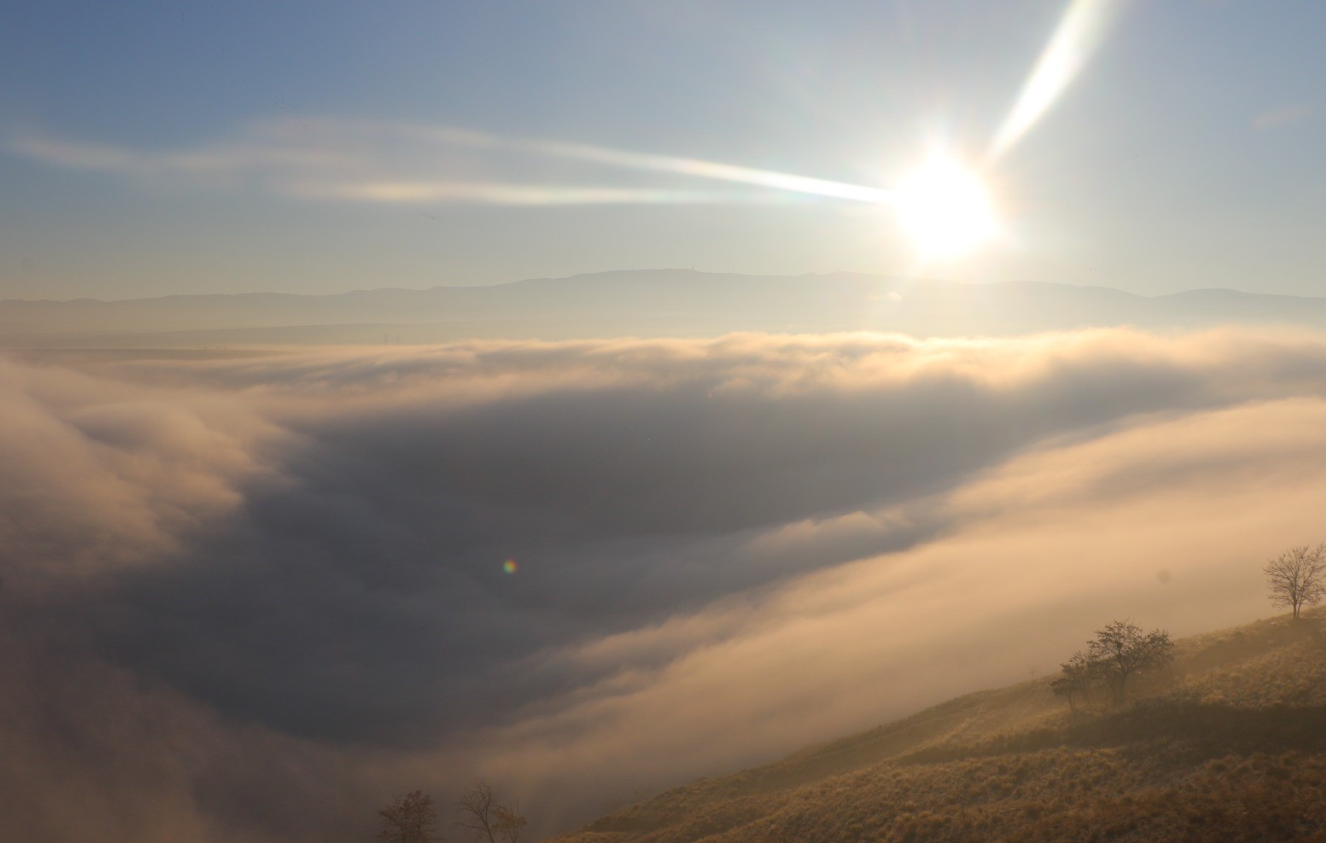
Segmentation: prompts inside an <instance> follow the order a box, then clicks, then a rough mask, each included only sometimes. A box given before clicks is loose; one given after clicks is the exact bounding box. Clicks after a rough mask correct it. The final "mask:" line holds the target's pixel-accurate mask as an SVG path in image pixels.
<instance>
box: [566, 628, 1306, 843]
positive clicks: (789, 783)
mask: <svg viewBox="0 0 1326 843" xmlns="http://www.w3.org/2000/svg"><path fill="white" fill-rule="evenodd" d="M1065 656H1067V654H1065ZM1051 678H1053V677H1045V678H1042V679H1038V680H1035V681H1031V682H1025V683H1022V684H1019V685H1015V686H1012V687H1009V688H1004V689H1000V690H996V691H986V692H981V693H976V694H971V695H968V696H965V697H961V698H959V699H955V700H952V701H950V702H948V703H944V704H943V705H939V706H936V707H934V708H931V709H928V710H926V711H923V712H920V713H919V714H916V715H914V716H912V717H909V718H906V719H904V720H900V721H898V722H896V723H891V724H888V725H886V726H881V727H879V728H877V729H874V730H871V731H869V732H865V733H863V734H860V735H856V736H854V737H851V738H846V739H844V740H840V741H835V742H832V743H828V744H825V745H822V746H818V747H814V748H811V749H807V750H805V751H802V752H800V753H797V754H796V755H793V756H791V757H788V758H785V759H783V760H781V761H778V762H775V763H773V764H769V765H767V766H764V767H759V768H756V769H752V770H747V771H745V772H742V773H738V774H736V775H732V776H728V777H725V778H721V779H713V780H701V781H699V782H695V783H693V784H690V785H686V786H684V787H679V788H676V789H674V790H670V791H668V792H666V793H663V794H661V795H659V796H657V797H655V798H653V799H650V800H648V801H646V802H642V803H640V804H638V805H635V806H633V807H631V808H629V809H626V810H624V811H621V812H619V813H616V814H612V815H609V816H606V817H603V818H601V819H599V820H597V821H595V822H593V823H591V824H589V825H588V826H586V827H585V828H583V829H581V830H580V831H578V832H575V833H572V834H569V835H564V836H562V837H559V838H556V839H557V840H558V841H560V843H627V841H641V843H645V841H648V843H683V841H687V842H689V841H705V843H735V841H770V843H772V841H788V843H791V841H806V843H814V842H815V841H824V843H829V842H830V841H909V842H910V841H916V842H917V843H920V841H964V842H965V841H973V843H974V841H991V840H1007V841H1047V843H1048V841H1098V840H1120V841H1155V840H1185V841H1200V840H1212V841H1216V840H1219V841H1272V840H1274V841H1282V840H1284V841H1288V840H1296V841H1326V613H1323V612H1320V611H1319V612H1311V613H1308V614H1307V615H1305V617H1304V619H1303V620H1302V621H1300V622H1299V623H1297V624H1295V623H1293V622H1291V621H1290V620H1289V619H1288V618H1287V617H1284V618H1273V619H1270V620H1266V621H1260V622H1258V623H1255V624H1251V625H1249V626H1245V627H1240V628H1237V629H1231V630H1224V631H1221V632H1216V633H1210V634H1207V635H1202V636H1198V637H1194V638H1189V639H1185V640H1182V641H1179V642H1176V648H1175V662H1174V665H1173V666H1172V667H1171V668H1170V669H1169V670H1167V671H1166V672H1165V673H1164V674H1163V675H1156V676H1153V677H1150V678H1149V679H1148V680H1146V681H1145V682H1138V685H1137V687H1136V689H1135V693H1134V694H1133V697H1132V700H1131V704H1130V705H1129V706H1127V707H1126V708H1124V709H1122V710H1105V709H1097V710H1094V711H1090V712H1079V713H1077V714H1072V715H1070V713H1069V712H1068V711H1067V710H1066V706H1065V705H1064V704H1063V703H1062V702H1061V701H1059V700H1056V699H1055V698H1054V696H1053V695H1052V693H1051V692H1050V689H1049V682H1050V679H1051Z"/></svg>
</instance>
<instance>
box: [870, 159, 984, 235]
mask: <svg viewBox="0 0 1326 843" xmlns="http://www.w3.org/2000/svg"><path fill="white" fill-rule="evenodd" d="M894 209H895V211H896V213H897V215H898V219H899V222H900V223H901V224H902V227H903V228H904V229H905V230H906V231H907V233H908V235H910V237H911V239H912V242H913V243H915V245H916V248H917V250H918V251H919V252H920V253H921V256H922V257H923V258H925V259H940V260H947V259H952V258H956V257H958V256H960V255H963V254H965V253H967V252H969V251H971V250H972V249H973V248H974V247H976V246H978V245H980V244H981V243H982V242H984V241H986V240H988V239H989V238H990V237H991V236H992V235H993V234H994V232H995V217H994V209H993V207H992V206H991V203H990V192H989V190H987V189H986V186H985V183H984V182H983V181H982V180H981V178H980V176H978V175H977V174H976V173H974V172H972V171H971V170H969V169H967V168H965V167H963V166H962V164H960V163H959V162H958V161H956V160H955V159H953V158H949V157H946V156H934V157H932V158H930V159H929V160H928V161H926V163H925V164H924V165H922V166H921V167H918V168H917V169H916V170H914V171H912V172H911V173H910V174H908V175H907V177H906V178H904V179H903V181H902V184H901V185H900V186H899V188H898V191H897V194H896V198H895V204H894Z"/></svg>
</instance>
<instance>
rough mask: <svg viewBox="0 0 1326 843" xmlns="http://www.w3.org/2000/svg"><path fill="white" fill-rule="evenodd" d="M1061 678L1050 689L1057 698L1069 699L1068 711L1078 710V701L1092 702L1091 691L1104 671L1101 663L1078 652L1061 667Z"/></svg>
mask: <svg viewBox="0 0 1326 843" xmlns="http://www.w3.org/2000/svg"><path fill="white" fill-rule="evenodd" d="M1059 667H1060V669H1061V670H1062V673H1061V674H1060V676H1059V677H1058V678H1057V679H1055V680H1054V681H1053V682H1051V683H1050V689H1051V690H1053V691H1054V695H1055V696H1056V697H1067V698H1068V710H1069V711H1076V710H1077V700H1078V699H1079V698H1080V699H1081V700H1082V702H1084V703H1090V702H1091V689H1092V688H1093V687H1094V686H1095V685H1096V683H1097V682H1099V681H1100V679H1101V678H1102V674H1103V671H1102V670H1101V665H1100V663H1099V662H1096V661H1093V660H1092V659H1091V657H1090V656H1088V655H1087V654H1086V653H1084V652H1082V651H1081V650H1078V651H1077V652H1076V653H1074V654H1073V656H1072V658H1070V659H1069V660H1068V661H1066V662H1064V663H1063V664H1062V665H1060V666H1059Z"/></svg>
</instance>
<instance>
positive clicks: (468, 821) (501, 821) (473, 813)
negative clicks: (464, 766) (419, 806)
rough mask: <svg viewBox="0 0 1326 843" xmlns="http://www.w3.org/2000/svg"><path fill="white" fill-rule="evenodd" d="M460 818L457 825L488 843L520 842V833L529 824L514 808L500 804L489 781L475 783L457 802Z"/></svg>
mask: <svg viewBox="0 0 1326 843" xmlns="http://www.w3.org/2000/svg"><path fill="white" fill-rule="evenodd" d="M456 811H457V813H459V814H460V819H459V820H457V821H456V824H457V825H459V826H461V827H462V828H468V829H470V830H471V831H473V832H474V833H475V836H476V837H477V838H478V839H479V840H481V841H486V842H487V843H519V841H520V834H521V832H522V831H524V830H525V826H526V824H527V823H528V822H529V821H528V820H526V819H525V818H524V817H523V816H522V815H521V814H520V811H519V810H518V809H516V808H513V807H508V806H506V805H499V804H497V797H495V796H494V795H493V789H492V788H491V787H489V786H488V783H487V782H484V781H476V782H475V783H474V787H472V788H470V789H469V790H468V791H467V792H465V793H464V794H462V795H461V797H460V799H459V800H457V802H456Z"/></svg>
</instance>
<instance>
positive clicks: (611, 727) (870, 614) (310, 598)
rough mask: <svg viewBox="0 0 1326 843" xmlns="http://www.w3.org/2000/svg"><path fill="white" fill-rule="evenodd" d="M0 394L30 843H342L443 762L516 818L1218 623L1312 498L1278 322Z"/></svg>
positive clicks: (635, 349) (1311, 343) (70, 368)
mask: <svg viewBox="0 0 1326 843" xmlns="http://www.w3.org/2000/svg"><path fill="white" fill-rule="evenodd" d="M0 392H3V393H4V395H3V400H4V403H5V406H6V408H7V412H6V414H5V416H4V418H3V420H0V496H3V507H2V509H0V511H3V512H4V514H5V515H4V518H3V520H0V552H2V553H3V555H2V556H0V560H2V564H3V566H4V569H3V590H0V601H3V615H0V618H3V620H2V621H0V622H2V623H3V624H4V626H5V627H6V629H5V633H6V634H5V636H4V641H5V644H4V647H3V651H2V652H0V673H2V674H3V676H0V679H3V681H4V684H5V687H6V688H11V689H15V691H14V693H7V695H6V698H5V699H4V701H3V703H2V705H3V706H4V708H5V711H4V715H5V716H4V717H3V718H0V723H3V724H4V725H3V726H0V730H4V732H5V734H3V740H4V741H5V743H6V745H7V746H11V747H14V748H15V750H14V752H15V757H18V758H20V759H21V761H22V763H21V764H20V765H10V768H11V771H10V772H9V773H7V774H5V776H6V777H5V778H4V779H3V780H0V808H3V809H4V810H5V812H6V814H7V816H11V817H15V818H16V819H15V820H14V823H15V827H17V828H21V829H22V830H23V831H24V833H25V834H26V835H27V839H33V840H46V839H49V840H56V839H71V838H72V837H77V836H80V835H82V836H86V835H87V834H88V833H89V831H88V829H90V828H96V829H97V834H96V835H95V836H97V837H99V838H100V839H107V840H112V841H115V840H126V841H127V840H135V841H153V840H167V839H181V838H182V839H196V840H213V839H215V840H220V839H226V840H237V839H238V840H253V841H278V840H282V841H284V840H314V839H327V838H328V836H329V835H330V836H336V835H337V834H341V835H344V833H345V830H346V829H360V830H362V831H363V832H364V833H371V828H372V814H373V808H374V807H375V806H376V805H377V804H379V803H381V802H383V801H385V800H386V799H387V798H389V797H390V796H392V795H393V794H395V793H398V792H402V791H404V790H408V789H414V788H415V787H425V788H429V789H433V790H434V791H435V792H436V793H437V794H438V795H439V796H440V797H441V798H448V797H449V796H450V795H451V794H453V793H454V791H455V789H456V788H458V787H461V786H463V784H464V782H465V781H467V780H468V779H469V778H470V777H472V776H474V775H484V776H488V777H489V778H491V779H493V780H494V782H495V783H497V784H498V785H499V788H500V789H503V790H507V791H509V792H511V794H512V795H514V796H519V797H521V798H522V802H523V804H524V806H525V807H526V808H527V810H528V812H529V813H530V814H531V816H532V818H533V819H534V820H535V822H536V825H537V827H538V828H539V829H541V830H553V829H556V828H559V827H563V826H564V825H565V824H567V823H572V822H575V821H579V820H583V819H586V818H588V817H589V816H590V815H593V814H594V813H596V812H598V811H600V810H601V809H603V808H604V807H605V805H607V804H609V803H611V802H613V801H614V800H621V799H624V798H627V797H629V796H632V795H640V794H642V793H645V792H647V791H648V790H650V789H653V788H659V787H662V786H665V785H667V784H670V783H674V782H676V781H678V780H679V779H684V778H686V777H690V776H694V775H700V774H711V773H715V772H720V771H722V770H724V769H732V768H734V767H737V766H740V765H743V764H748V763H754V762H757V761H759V760H761V759H767V758H769V757H771V756H774V755H777V754H778V753H781V752H785V751H789V750H791V749H794V748H796V747H798V746H800V745H802V744H804V743H806V742H809V741H813V740H819V739H824V738H828V737H832V736H835V735H838V734H842V733H846V732H848V731H851V730H853V729H857V728H862V727H865V726H869V725H871V724H873V723H876V722H879V721H881V720H884V719H887V718H889V717H892V716H895V715H898V714H902V713H905V712H907V711H909V710H913V709H915V708H917V707H919V706H922V705H924V704H927V703H929V702H933V701H937V700H939V699H942V698H944V697H946V696H948V695H951V694H954V693H958V692H962V691H965V690H971V689H973V688H976V687H981V686H986V685H991V684H997V683H1002V682H1007V681H1012V680H1015V679H1018V678H1021V677H1025V676H1026V675H1027V674H1028V672H1029V671H1038V670H1039V671H1045V670H1050V669H1052V668H1053V667H1054V665H1055V664H1056V663H1057V661H1058V660H1060V659H1061V658H1062V657H1063V656H1064V655H1065V653H1066V652H1068V651H1071V649H1072V648H1074V647H1076V646H1077V644H1078V642H1079V641H1080V640H1081V639H1082V638H1084V637H1085V636H1086V635H1088V634H1089V633H1090V630H1091V629H1092V628H1094V625H1099V624H1100V623H1103V622H1105V621H1107V620H1109V619H1111V618H1112V617H1115V616H1128V615H1131V616H1133V617H1134V618H1136V619H1138V620H1139V621H1141V622H1144V623H1145V624H1147V625H1166V626H1169V627H1170V628H1171V629H1172V631H1174V632H1176V633H1179V634H1182V633H1184V632H1191V631H1197V630H1200V629H1204V628H1207V627H1209V626H1212V625H1219V624H1226V623H1233V622H1239V621H1243V620H1248V619H1250V618H1251V617H1254V616H1256V615H1257V614H1258V613H1261V612H1262V611H1263V606H1264V601H1263V598H1262V596H1261V594H1260V584H1259V576H1260V575H1259V572H1258V566H1259V564H1260V560H1262V559H1263V558H1265V557H1267V556H1270V555H1274V554H1275V553H1277V552H1278V551H1279V550H1280V549H1282V546H1286V545H1289V544H1297V543H1302V542H1305V541H1318V540H1320V539H1321V537H1320V536H1318V535H1316V534H1315V533H1314V532H1313V530H1315V529H1317V527H1316V522H1315V520H1314V517H1313V514H1314V512H1316V511H1319V506H1320V504H1322V503H1323V502H1326V482H1323V480H1322V479H1321V478H1322V477H1324V476H1326V473H1324V472H1323V470H1322V469H1323V468H1326V465H1323V463H1324V462H1326V456H1323V455H1326V447H1323V445H1326V432H1323V431H1326V424H1323V422H1324V421H1326V338H1323V337H1320V336H1316V335H1308V334H1303V335H1297V336H1291V335H1285V334H1279V335H1267V334H1255V333H1241V332H1212V333H1206V334H1196V335H1190V336H1184V337H1168V338H1167V337H1158V336H1154V335H1148V334H1141V333H1136V332H1128V331H1091V332H1080V333H1074V334H1059V335H1046V336H1040V337H1031V338H1022V339H1009V340H934V341H926V342H917V341H912V340H909V339H905V338H900V337H890V336H880V335H864V334H863V335H838V336H815V337H809V336H807V337H796V336H793V337H788V336H769V335H734V336H730V337H725V338H722V339H718V340H693V341H692V340H688V341H664V340H659V341H601V342H573V343H468V344H457V345H450V346H442V347H429V348H419V349H405V350H401V349H397V350H393V351H391V352H383V353H366V352H364V351H362V350H360V351H353V352H351V351H337V350H326V351H303V352H295V353H270V354H267V353H243V354H225V355H222V354H218V355H216V356H204V357H197V356H184V355H171V354H164V353H162V354H151V355H148V354H143V355H134V354H118V355H116V356H108V355H99V354H97V353H87V354H73V353H64V354H61V355H59V356H55V355H47V356H39V355H38V356H29V357H27V358H22V359H20V358H14V359H11V360H9V361H6V362H3V363H0ZM508 560H510V561H512V562H514V563H515V565H514V572H513V573H508V572H507V570H506V568H507V567H508V566H505V564H504V563H506V562H507V561H508ZM70 800H81V801H85V802H86V803H87V804H88V806H89V807H88V809H87V810H86V811H84V812H82V813H78V814H77V815H74V814H71V813H70V812H69V811H68V810H67V809H66V806H67V805H68V804H69V801H70ZM290 804H300V805H301V806H305V807H303V808H302V809H301V813H300V815H299V816H298V818H292V817H291V816H290V811H289V810H288V806H289V805H290Z"/></svg>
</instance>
